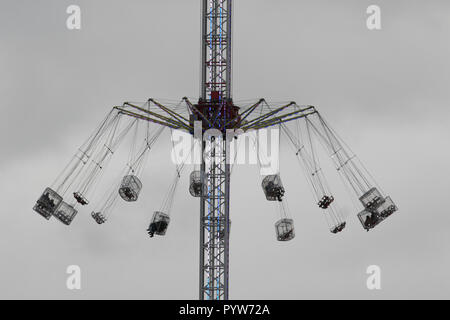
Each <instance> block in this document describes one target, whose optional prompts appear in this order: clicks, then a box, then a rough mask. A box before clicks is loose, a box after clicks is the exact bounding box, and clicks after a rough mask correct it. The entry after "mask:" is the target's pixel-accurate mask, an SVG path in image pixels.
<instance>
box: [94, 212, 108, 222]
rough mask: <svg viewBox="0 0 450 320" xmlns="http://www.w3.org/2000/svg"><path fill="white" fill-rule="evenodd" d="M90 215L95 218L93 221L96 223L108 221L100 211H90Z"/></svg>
mask: <svg viewBox="0 0 450 320" xmlns="http://www.w3.org/2000/svg"><path fill="white" fill-rule="evenodd" d="M91 217H92V218H93V219H94V220H95V222H97V223H98V224H103V223H105V222H106V221H108V219H107V218H106V216H105V215H103V214H102V213H101V212H92V213H91Z"/></svg>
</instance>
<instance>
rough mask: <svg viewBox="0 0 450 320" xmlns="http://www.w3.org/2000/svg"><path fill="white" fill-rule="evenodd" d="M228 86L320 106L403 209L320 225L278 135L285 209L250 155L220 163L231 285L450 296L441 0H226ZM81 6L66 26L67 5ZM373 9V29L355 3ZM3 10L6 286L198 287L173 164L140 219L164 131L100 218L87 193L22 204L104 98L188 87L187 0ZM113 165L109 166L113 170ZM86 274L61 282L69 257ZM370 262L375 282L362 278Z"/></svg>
mask: <svg viewBox="0 0 450 320" xmlns="http://www.w3.org/2000/svg"><path fill="white" fill-rule="evenodd" d="M234 2H235V4H234V8H235V14H234V97H235V99H236V100H242V99H252V98H260V97H266V98H268V99H269V100H275V101H290V100H296V101H297V102H298V103H299V104H313V105H315V106H317V107H318V108H319V110H320V111H321V112H322V114H323V115H324V116H325V117H326V118H327V119H328V121H329V122H331V124H332V125H333V127H334V128H335V129H337V131H338V132H339V133H340V134H341V136H343V137H344V139H345V140H346V142H347V143H348V144H349V145H350V146H351V147H352V149H353V150H354V151H355V152H356V153H357V154H358V155H359V156H360V158H361V159H362V160H363V162H364V163H365V164H366V166H367V167H368V168H369V170H370V171H371V173H372V174H373V175H374V176H375V177H376V179H377V180H378V182H379V183H380V184H381V185H382V187H383V188H384V189H385V190H386V191H387V193H388V194H389V195H391V196H392V198H393V199H394V201H395V202H396V203H397V204H398V206H399V208H400V211H399V212H398V213H396V214H395V215H394V216H392V217H391V218H389V220H386V221H385V222H384V223H383V224H382V225H380V226H379V227H378V228H376V229H375V230H373V231H372V232H369V233H366V232H365V231H364V230H363V229H362V227H361V226H360V224H359V222H358V220H357V218H356V214H357V213H358V212H357V211H356V209H354V208H353V207H352V206H351V203H350V202H349V201H348V200H347V198H345V196H344V197H342V201H343V208H344V209H346V210H348V212H347V214H348V226H347V230H345V232H343V233H342V234H340V235H338V236H335V235H332V234H331V233H329V231H328V229H327V226H326V224H325V221H324V219H323V217H321V214H320V211H319V210H318V209H317V207H316V206H315V204H314V201H313V199H312V196H311V194H310V192H309V190H308V187H307V184H306V181H305V179H304V177H303V175H302V174H303V173H302V171H301V169H300V168H299V167H298V165H297V164H296V162H295V159H293V157H292V154H291V153H289V149H287V148H284V149H283V147H282V160H281V161H282V164H281V170H282V171H281V173H282V175H284V177H285V185H286V188H287V197H288V200H289V206H290V209H291V212H292V215H293V217H294V219H295V221H296V233H297V237H296V238H295V240H294V241H291V242H288V243H280V242H277V241H275V235H274V227H273V224H274V223H275V221H276V219H277V217H276V213H275V212H274V210H273V208H272V206H271V205H270V204H269V203H267V202H266V201H265V200H264V197H263V194H262V190H261V188H260V178H259V176H258V172H257V168H255V167H238V168H236V169H235V171H234V173H233V177H232V194H231V201H232V203H231V219H232V221H233V226H232V233H231V257H230V259H231V270H230V272H231V282H230V286H231V289H230V296H231V297H232V298H234V299H265V298H266V299H299V298H344V299H346V298H357V299H372V298H373V299H381V298H387V299H393V298H410V299H413V298H447V299H448V298H450V276H449V275H448V270H449V269H450V229H449V226H450V215H449V212H448V205H447V199H448V192H449V190H450V182H449V179H448V177H449V169H448V164H449V156H450V151H449V148H448V141H449V139H450V129H449V119H450V108H449V107H448V104H449V101H450V90H449V83H450V62H449V59H448V57H449V56H450V43H449V41H448V39H449V35H450V20H449V19H448V16H449V14H450V3H449V2H448V1H446V0H432V1H420V0H408V1H406V0H403V1H402V0H395V1H392V0H390V1H387V0H376V1H366V0H352V1H351V0H341V1H332V0H327V1H325V0H314V1H313V0H308V1H306V0H305V1H295V0H283V1H274V0H270V1H269V0H246V1H234ZM70 4H77V5H80V6H81V9H82V30H81V31H69V30H67V28H66V25H65V22H66V18H67V14H66V13H65V11H66V8H67V7H68V6H69V5H70ZM371 4H377V5H379V6H380V7H381V9H382V28H383V29H382V30H381V31H369V30H368V29H367V28H366V17H367V15H366V9H367V7H368V6H369V5H371ZM1 5H2V10H1V11H0V97H1V107H0V108H1V112H2V113H1V117H0V146H1V157H0V177H1V179H2V183H1V184H0V195H1V196H0V198H1V200H2V206H1V209H0V298H4V299H5V298H42V299H46V298H62V299H83V298H94V299H95V298H107V299H112V298H125V299H131V298H137V299H196V298H197V294H198V224H199V214H198V208H199V205H198V200H196V199H193V198H191V197H190V195H189V194H188V192H187V174H185V176H184V177H183V179H182V181H181V184H180V187H179V190H178V193H177V198H176V201H175V205H174V208H173V212H172V223H171V225H170V229H169V232H168V234H167V236H166V237H164V238H154V239H148V237H147V235H146V232H145V229H146V228H147V225H148V222H149V220H150V218H151V215H152V212H153V210H157V209H158V208H159V206H160V204H161V201H162V198H163V196H164V194H165V191H166V189H167V188H168V187H169V184H170V181H171V179H172V177H173V173H174V167H173V165H172V164H171V163H170V162H169V151H170V150H169V146H170V144H169V140H168V139H169V137H168V136H167V135H166V136H164V137H163V139H165V140H161V141H160V142H159V143H158V144H157V145H156V146H155V150H154V153H152V156H151V158H150V161H149V164H148V167H147V170H146V174H145V176H144V177H143V179H142V180H143V183H144V189H143V193H142V198H141V201H139V203H137V204H135V205H131V206H129V205H128V206H127V205H125V204H122V203H120V204H119V205H118V207H117V210H116V211H115V213H114V216H113V217H112V218H111V220H110V221H109V222H108V223H107V224H105V225H104V226H101V227H99V226H98V225H96V224H95V223H93V221H92V219H91V218H90V217H89V214H90V211H91V210H92V207H89V208H83V209H82V210H81V212H80V214H79V216H78V217H77V219H76V220H75V222H74V223H73V225H72V226H71V227H70V228H67V227H65V226H63V225H62V224H60V223H58V222H57V221H56V220H54V219H53V220H52V221H50V222H47V221H45V220H44V219H43V218H41V217H40V216H38V215H37V214H35V213H34V212H33V211H32V210H31V208H32V207H33V205H34V202H35V201H36V199H37V198H38V197H39V195H40V193H41V192H42V191H43V189H44V188H45V187H46V186H48V185H50V184H51V183H52V181H53V180H54V178H55V177H56V175H57V174H58V173H59V172H60V170H61V169H62V168H63V167H64V164H65V163H66V162H67V161H68V159H69V158H70V157H71V155H72V154H73V153H74V151H75V150H76V148H77V147H78V146H79V145H80V143H81V142H82V141H84V139H86V137H87V136H88V134H89V133H90V132H91V131H92V130H93V128H95V127H96V126H97V124H98V123H99V122H100V121H101V119H103V117H104V115H105V114H106V113H107V112H108V111H109V109H110V107H112V106H114V105H117V104H121V103H122V102H123V101H127V100H133V101H145V100H147V98H149V97H156V98H170V99H178V98H181V97H183V96H190V97H196V96H197V95H198V91H199V68H200V66H199V64H200V61H199V53H200V36H199V31H200V16H199V14H200V1H198V0H170V1H167V0H151V1H150V0H145V1H144V0H133V1H119V0H114V1H112V0H108V1H106V0H97V1H87V0H76V1H75V0H73V1H72V0H71V1H66V0H42V1H31V0H14V1H13V0H2V1H1ZM109 175H110V176H112V177H116V174H115V173H114V172H113V171H110V173H109ZM72 264H75V265H79V266H80V267H81V268H82V286H83V287H82V290H81V291H75V292H74V291H69V290H67V288H66V278H67V274H66V268H67V266H68V265H72ZM369 265H379V266H380V267H381V270H382V290H380V291H369V290H368V289H367V288H366V279H367V275H366V268H367V267H368V266H369Z"/></svg>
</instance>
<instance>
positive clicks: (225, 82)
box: [199, 0, 233, 300]
mask: <svg viewBox="0 0 450 320" xmlns="http://www.w3.org/2000/svg"><path fill="white" fill-rule="evenodd" d="M202 15H203V16H202V62H201V63H202V80H201V99H200V102H199V105H202V104H203V106H202V108H203V109H205V108H209V111H212V110H213V107H215V110H219V111H218V112H208V114H211V115H214V116H213V117H208V120H209V121H207V122H206V127H209V128H214V129H218V130H219V131H220V132H221V133H222V137H218V136H215V137H211V138H210V139H208V141H207V142H206V143H203V144H202V145H203V152H202V153H203V161H202V166H201V174H202V176H204V177H205V181H206V190H205V191H206V192H205V195H204V196H202V197H201V199H200V284H199V295H200V299H201V300H227V299H228V282H229V261H228V260H229V226H230V224H229V212H230V165H229V164H228V163H227V161H226V154H227V149H228V148H229V146H228V145H227V142H226V139H225V138H224V134H225V131H224V130H225V129H226V123H227V122H228V119H229V115H230V113H229V112H227V108H228V107H231V108H233V105H232V102H231V101H232V100H231V39H232V37H231V22H232V21H231V20H232V1H231V0H203V7H202ZM218 105H219V108H217V106H218ZM221 113H222V114H221ZM205 149H206V150H205Z"/></svg>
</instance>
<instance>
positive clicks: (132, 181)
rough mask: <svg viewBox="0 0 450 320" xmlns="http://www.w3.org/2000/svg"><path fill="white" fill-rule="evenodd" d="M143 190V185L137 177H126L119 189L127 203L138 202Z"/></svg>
mask: <svg viewBox="0 0 450 320" xmlns="http://www.w3.org/2000/svg"><path fill="white" fill-rule="evenodd" d="M141 189H142V183H141V181H140V180H139V178H138V177H136V176H125V177H124V178H123V180H122V184H121V186H120V189H119V194H120V197H121V198H122V199H123V200H125V201H127V202H133V201H137V199H138V197H139V193H140V192H141Z"/></svg>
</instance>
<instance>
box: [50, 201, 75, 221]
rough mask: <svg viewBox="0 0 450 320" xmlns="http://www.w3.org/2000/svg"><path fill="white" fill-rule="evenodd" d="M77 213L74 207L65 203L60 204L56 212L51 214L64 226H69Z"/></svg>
mask: <svg viewBox="0 0 450 320" xmlns="http://www.w3.org/2000/svg"><path fill="white" fill-rule="evenodd" d="M77 213H78V211H77V210H75V208H74V207H72V206H71V205H69V204H67V203H66V202H64V201H63V202H61V205H60V206H59V208H58V210H56V212H55V213H54V214H53V216H54V217H55V218H57V219H58V220H59V221H61V222H62V223H64V224H65V225H67V226H69V225H70V224H71V223H72V221H73V219H74V218H75V216H76V215H77Z"/></svg>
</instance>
